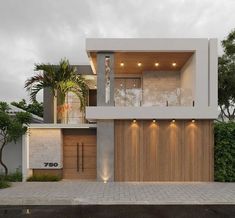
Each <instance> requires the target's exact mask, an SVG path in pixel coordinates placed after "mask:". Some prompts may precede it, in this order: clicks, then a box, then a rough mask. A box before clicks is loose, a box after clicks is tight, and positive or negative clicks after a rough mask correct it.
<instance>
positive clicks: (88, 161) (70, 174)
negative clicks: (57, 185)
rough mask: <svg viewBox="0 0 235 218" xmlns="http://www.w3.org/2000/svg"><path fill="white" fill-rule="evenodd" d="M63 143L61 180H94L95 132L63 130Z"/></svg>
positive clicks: (88, 130) (92, 130)
mask: <svg viewBox="0 0 235 218" xmlns="http://www.w3.org/2000/svg"><path fill="white" fill-rule="evenodd" d="M63 142H64V147H63V150H64V152H63V155H64V158H63V161H64V164H63V178H64V179H87V180H93V179H96V130H95V129H79V130H64V131H63Z"/></svg>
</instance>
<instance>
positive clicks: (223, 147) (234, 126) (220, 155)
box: [215, 122, 235, 182]
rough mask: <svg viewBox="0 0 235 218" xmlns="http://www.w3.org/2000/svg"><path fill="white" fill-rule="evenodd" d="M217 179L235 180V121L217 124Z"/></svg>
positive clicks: (221, 180)
mask: <svg viewBox="0 0 235 218" xmlns="http://www.w3.org/2000/svg"><path fill="white" fill-rule="evenodd" d="M215 181H219V182H235V123H234V122H229V123H216V124H215Z"/></svg>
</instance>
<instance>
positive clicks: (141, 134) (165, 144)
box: [115, 120, 213, 181]
mask: <svg viewBox="0 0 235 218" xmlns="http://www.w3.org/2000/svg"><path fill="white" fill-rule="evenodd" d="M138 140H139V141H138ZM115 180H117V181H213V122H212V121H211V120H197V121H196V122H195V123H192V122H191V121H190V120H177V121H176V122H175V123H171V122H170V121H169V120H168V121H167V120H162V121H158V122H157V123H153V122H152V121H137V123H136V124H133V123H132V122H131V121H130V120H127V121H123V120H122V121H115Z"/></svg>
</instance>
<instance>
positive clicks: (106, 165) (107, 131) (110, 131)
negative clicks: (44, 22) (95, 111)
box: [97, 53, 114, 181]
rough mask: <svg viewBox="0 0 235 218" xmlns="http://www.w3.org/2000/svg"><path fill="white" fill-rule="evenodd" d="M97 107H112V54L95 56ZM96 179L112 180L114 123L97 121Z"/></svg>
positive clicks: (111, 121)
mask: <svg viewBox="0 0 235 218" xmlns="http://www.w3.org/2000/svg"><path fill="white" fill-rule="evenodd" d="M106 57H109V61H110V62H109V63H110V72H109V78H110V100H109V102H106V97H105V95H106V75H105V58H106ZM97 105H98V106H113V105H114V55H113V54H112V53H98V54H97ZM97 179H98V180H99V181H113V180H114V121H113V120H98V121H97Z"/></svg>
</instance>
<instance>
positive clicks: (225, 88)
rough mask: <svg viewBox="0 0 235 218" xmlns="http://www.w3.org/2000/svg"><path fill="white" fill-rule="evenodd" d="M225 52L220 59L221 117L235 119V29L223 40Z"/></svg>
mask: <svg viewBox="0 0 235 218" xmlns="http://www.w3.org/2000/svg"><path fill="white" fill-rule="evenodd" d="M222 47H223V50H224V54H223V55H222V56H221V57H219V60H218V62H219V63H218V64H219V65H218V76H219V87H218V89H219V90H218V91H219V107H220V109H221V117H222V119H223V120H224V118H227V119H228V120H234V119H235V30H233V31H232V32H231V33H229V35H228V36H227V38H226V39H225V40H223V41H222Z"/></svg>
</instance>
